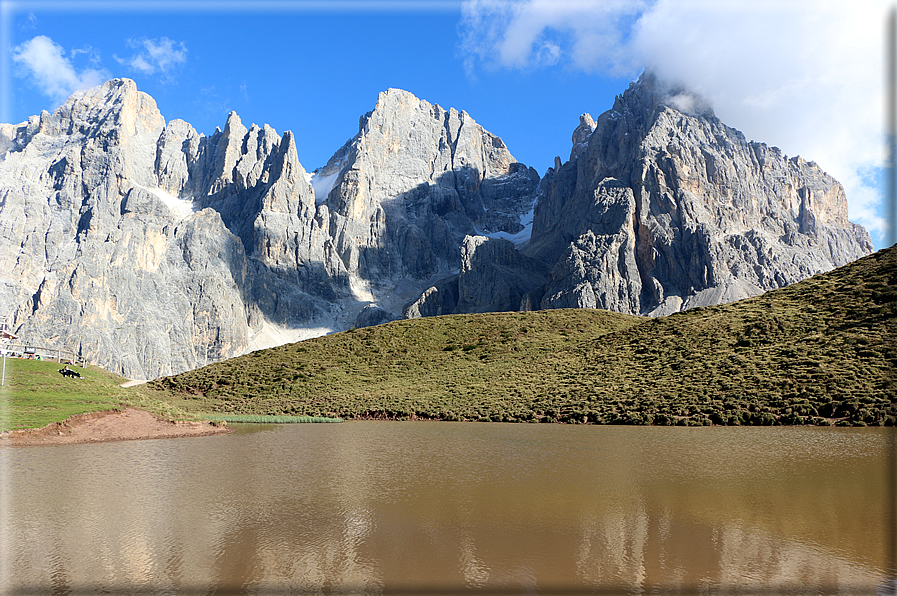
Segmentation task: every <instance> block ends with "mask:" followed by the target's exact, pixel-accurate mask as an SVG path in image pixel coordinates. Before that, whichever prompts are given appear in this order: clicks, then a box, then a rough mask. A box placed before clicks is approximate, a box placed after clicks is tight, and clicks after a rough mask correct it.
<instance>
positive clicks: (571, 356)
mask: <svg viewBox="0 0 897 596" xmlns="http://www.w3.org/2000/svg"><path fill="white" fill-rule="evenodd" d="M895 314H897V251H895V250H894V249H887V250H883V251H879V252H878V253H876V254H874V255H870V256H868V257H866V258H863V259H860V260H859V261H857V262H855V263H852V264H850V265H848V266H846V267H843V268H841V269H838V270H836V271H833V272H831V273H827V274H824V275H818V276H816V277H813V278H811V279H808V280H805V281H803V282H800V283H797V284H794V285H792V286H789V287H787V288H783V289H781V290H776V291H772V292H768V293H767V294H764V295H762V296H758V297H756V298H752V299H749V300H743V301H739V302H736V303H732V304H728V305H723V306H717V307H710V308H702V309H695V310H692V311H688V312H685V313H680V314H676V315H672V316H670V317H664V318H657V319H645V318H639V317H632V316H627V315H620V314H615V313H609V312H605V311H596V310H551V311H540V312H528V313H492V314H478V315H452V316H445V317H434V318H426V319H415V320H409V321H396V322H393V323H388V324H386V325H381V326H378V327H372V328H366V329H360V330H352V331H347V332H343V333H339V334H335V335H331V336H327V337H321V338H317V339H313V340H307V341H304V342H300V343H296V344H290V345H285V346H281V347H278V348H272V349H269V350H261V351H258V352H253V353H252V354H248V355H245V356H241V357H239V358H234V359H231V360H227V361H224V362H219V363H216V364H212V365H210V366H206V367H204V368H202V369H198V370H194V371H190V372H186V373H183V374H180V375H177V376H173V377H164V378H162V379H159V380H156V381H154V382H152V383H151V386H152V387H154V388H155V389H157V390H160V391H161V392H172V395H173V397H172V396H169V397H164V399H166V400H167V401H169V403H172V404H174V405H176V406H178V407H180V408H183V409H185V410H187V411H195V412H216V413H221V414H265V415H276V414H283V415H301V416H339V417H342V418H435V419H443V420H492V421H542V422H553V421H560V422H577V423H583V422H586V423H628V424H690V425H695V424H711V423H713V424H830V423H832V422H839V423H840V424H851V425H864V424H894V422H895V417H897V398H895V389H897V384H895V377H894V374H893V371H894V367H895V365H897V349H895V341H894V340H895V320H897V319H895ZM160 395H164V393H160Z"/></svg>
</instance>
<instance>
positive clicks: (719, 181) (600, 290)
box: [528, 74, 872, 315]
mask: <svg viewBox="0 0 897 596" xmlns="http://www.w3.org/2000/svg"><path fill="white" fill-rule="evenodd" d="M683 93H685V92H684V91H682V90H676V89H672V88H669V87H666V86H665V85H664V84H663V83H661V82H660V81H658V80H657V79H655V78H654V77H653V76H651V75H650V74H645V75H643V76H642V78H641V79H640V80H639V81H638V82H636V83H633V84H632V85H631V86H630V88H629V89H628V90H627V91H626V93H624V94H623V95H622V96H621V97H618V98H617V100H616V102H615V105H614V107H613V109H611V110H609V111H607V112H605V113H604V114H602V115H601V116H600V117H599V118H598V120H597V122H596V123H595V125H594V131H593V132H591V133H589V132H588V130H589V129H590V128H593V127H592V124H591V122H592V121H591V118H587V117H586V116H584V117H583V119H582V121H581V124H580V126H579V127H578V128H577V129H576V131H575V132H574V135H573V143H574V149H573V151H572V153H571V160H570V161H568V162H567V163H565V164H563V165H560V167H558V168H557V171H555V172H552V176H551V180H550V184H547V185H545V187H544V190H543V194H542V196H540V199H539V203H538V206H537V209H536V213H535V219H534V227H533V235H532V241H531V244H530V247H529V249H528V252H529V254H530V255H532V256H534V257H536V258H539V259H542V260H543V261H545V262H547V263H553V264H554V268H553V270H552V280H551V282H550V283H549V284H548V286H547V288H546V291H545V293H544V296H543V298H542V301H541V306H542V307H543V308H559V307H587V308H596V307H597V308H607V309H609V310H615V311H619V312H626V313H632V314H650V315H660V314H669V313H672V312H676V311H679V310H682V309H685V308H692V307H696V306H706V305H710V304H718V303H720V302H725V301H731V300H736V299H740V298H745V297H748V296H753V295H756V294H759V293H761V292H764V291H766V290H770V289H773V288H778V287H782V286H785V285H788V284H790V283H794V282H795V281H799V280H801V279H804V278H806V277H809V276H811V275H814V274H816V273H821V272H824V271H829V270H831V269H833V268H835V267H838V266H841V265H844V264H846V263H848V262H850V261H852V260H855V259H857V258H859V257H860V256H863V255H865V254H868V253H869V252H871V250H872V244H871V241H870V239H869V235H868V233H866V231H865V230H864V229H863V228H862V227H860V226H858V225H856V224H853V223H850V222H849V221H848V220H847V202H846V198H845V196H844V190H843V188H842V187H841V185H840V184H838V182H837V181H835V180H834V179H833V178H831V177H830V176H828V175H827V174H825V172H823V171H822V170H821V169H820V168H819V167H818V166H817V165H816V164H815V163H813V162H807V161H805V160H803V159H802V158H800V157H793V158H786V157H785V156H784V155H782V153H781V151H779V150H778V149H777V148H775V147H773V148H770V147H767V146H766V145H763V144H760V143H754V142H747V141H746V140H745V138H744V136H743V135H742V134H741V133H740V132H738V131H737V130H734V129H732V128H729V127H727V126H725V125H724V124H723V123H721V122H720V121H719V120H718V119H717V118H716V117H715V116H713V113H712V111H710V109H709V108H708V107H707V106H706V104H702V102H701V101H700V100H696V98H692V101H691V102H689V103H691V104H692V105H697V106H699V107H698V110H697V111H696V112H693V113H684V112H682V111H679V110H677V109H675V108H674V107H671V105H670V104H673V103H677V102H674V101H671V98H673V97H675V96H677V95H678V96H679V97H680V98H681V96H682V94H683ZM583 215H585V217H583Z"/></svg>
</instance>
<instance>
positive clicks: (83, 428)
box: [0, 408, 231, 447]
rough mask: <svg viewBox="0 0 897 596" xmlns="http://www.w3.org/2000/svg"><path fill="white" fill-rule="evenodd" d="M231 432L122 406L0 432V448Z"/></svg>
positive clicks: (167, 437) (227, 429)
mask: <svg viewBox="0 0 897 596" xmlns="http://www.w3.org/2000/svg"><path fill="white" fill-rule="evenodd" d="M227 432H231V429H229V428H227V427H226V426H225V425H223V424H222V425H220V426H215V425H213V424H212V423H210V422H185V421H171V420H164V419H162V418H158V417H156V416H154V415H153V414H150V413H149V412H147V411H145V410H138V409H137V408H125V409H123V410H107V411H105V412H92V413H89V414H79V415H77V416H72V417H71V418H69V419H68V420H65V421H63V422H56V423H54V424H50V425H48V426H45V427H43V428H35V429H27V430H14V431H7V432H4V433H0V447H5V446H16V447H18V446H26V445H70V444H74V443H105V442H108V441H133V440H137V439H171V438H175V437H201V436H206V435H217V434H222V433H227Z"/></svg>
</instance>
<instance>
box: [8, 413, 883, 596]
mask: <svg viewBox="0 0 897 596" xmlns="http://www.w3.org/2000/svg"><path fill="white" fill-rule="evenodd" d="M889 430H890V429H835V428H787V427H773V428H717V427H713V428H680V427H672V428H663V427H599V426H571V425H556V424H544V425H538V424H483V423H438V422H346V423H342V424H300V425H276V426H262V425H246V426H241V428H240V431H239V432H237V433H235V434H231V435H226V436H213V437H202V438H191V439H164V440H151V441H133V442H122V443H107V444H96V445H67V446H58V447H26V448H13V449H5V450H2V451H0V466H2V467H0V472H2V478H3V482H2V487H0V491H2V492H0V588H2V590H3V593H8V594H45V593H53V594H81V593H84V594H87V593H133V594H194V593H195V594H300V593H319V594H321V593H323V594H327V593H369V594H381V593H382V594H389V593H396V594H454V593H464V592H475V593H480V594H487V593H501V594H551V593H560V594H579V593H584V594H585V593H603V594H608V593H625V594H640V593H681V594H690V593H694V594H713V593H729V594H730V593H746V594H758V593H788V594H795V593H808V594H810V593H813V594H815V593H844V594H856V593H869V594H875V593H876V592H878V593H884V592H883V588H882V587H881V586H882V582H883V581H885V580H886V578H887V575H888V566H889V562H888V554H887V551H888V549H889V540H890V538H889V534H888V531H887V530H888V522H887V517H886V516H887V513H888V506H889V504H890V502H889V498H888V495H887V494H886V493H887V490H888V489H887V486H888V481H887V478H888V476H887V473H886V470H887V465H888V461H889V460H888V448H887V445H888V443H887V441H888V437H889V435H888V431H889Z"/></svg>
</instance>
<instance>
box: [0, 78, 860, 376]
mask: <svg viewBox="0 0 897 596" xmlns="http://www.w3.org/2000/svg"><path fill="white" fill-rule="evenodd" d="M696 106H697V108H696ZM573 142H574V146H573V149H572V151H571V155H570V159H569V160H568V161H567V162H565V163H561V161H560V159H556V160H555V166H554V167H553V168H549V170H548V172H547V174H546V175H545V176H544V177H542V178H541V179H540V177H539V175H538V173H537V172H536V171H535V170H534V169H532V168H528V167H526V166H524V165H523V164H520V163H518V162H517V161H516V160H515V159H514V158H513V156H512V155H511V153H510V152H509V151H508V149H507V148H506V147H505V145H504V143H503V142H502V140H501V139H500V138H498V137H497V136H495V135H493V134H491V133H489V132H487V131H486V130H484V129H483V128H482V127H481V126H479V125H478V124H477V123H476V122H475V121H474V120H473V119H472V118H471V117H470V116H469V115H468V114H467V113H466V112H463V111H461V112H458V111H456V110H454V109H450V110H444V109H442V108H441V107H439V106H437V105H433V104H430V103H428V102H426V101H423V100H420V99H417V98H416V97H414V96H413V95H411V94H410V93H407V92H405V91H400V90H395V89H390V90H388V91H386V92H384V93H381V94H380V96H379V98H378V100H377V103H376V106H375V108H374V110H373V111H371V112H370V113H368V114H366V115H364V116H363V117H362V118H361V120H360V123H359V132H358V134H357V135H356V136H355V137H354V138H352V139H350V140H349V141H348V142H347V143H346V144H345V145H344V146H343V147H342V148H341V149H340V150H339V151H337V152H336V153H335V154H334V156H333V157H332V158H331V159H330V160H329V162H328V163H327V164H326V165H325V166H324V167H323V168H320V169H318V170H317V171H315V172H314V173H313V174H308V173H307V172H306V171H305V169H304V168H303V167H302V165H301V164H300V163H299V161H298V158H297V156H296V147H295V142H294V139H293V136H292V134H291V133H289V132H286V133H285V134H284V135H283V137H281V136H279V135H278V134H277V133H276V132H275V131H274V130H273V129H271V128H270V127H268V126H263V127H258V126H256V125H252V126H250V127H248V128H247V127H246V126H245V125H244V124H243V123H242V122H241V121H240V119H239V117H238V116H237V115H236V114H235V113H231V114H230V115H229V116H228V118H227V122H226V124H225V126H224V129H223V130H217V131H216V132H215V133H214V134H212V135H211V136H204V135H202V134H199V133H197V132H196V131H195V130H194V129H193V128H192V127H191V126H190V125H189V124H187V123H186V122H183V121H181V120H173V121H171V122H168V123H167V124H166V122H165V120H164V118H163V117H162V115H161V114H160V113H159V111H158V109H157V107H156V104H155V102H154V101H153V99H152V98H151V97H149V96H148V95H146V94H144V93H142V92H139V91H138V90H137V88H136V85H135V84H134V82H133V81H130V80H127V79H115V80H111V81H109V82H107V83H105V84H104V85H102V86H100V87H96V88H94V89H90V90H88V91H84V92H80V93H77V94H75V95H73V96H72V97H71V98H70V99H69V100H68V101H67V102H66V103H65V104H64V105H63V106H61V107H60V108H58V109H57V110H56V111H55V112H54V113H53V114H50V113H48V112H43V113H42V114H41V115H39V116H33V117H32V118H30V119H29V120H28V121H27V122H24V123H22V124H19V125H9V124H2V125H0V270H2V271H3V272H4V273H3V277H2V280H0V282H2V283H0V314H5V315H6V316H7V322H8V323H9V325H10V327H11V329H12V330H13V331H14V332H15V333H16V334H17V335H19V337H20V338H22V339H24V340H26V341H28V342H30V343H33V344H37V345H45V346H58V347H66V348H68V349H74V350H75V351H77V352H79V353H81V354H82V355H83V356H85V357H86V358H87V359H88V361H91V362H95V363H97V364H99V365H101V366H103V367H105V368H108V369H110V370H113V371H115V372H119V373H121V374H124V375H125V376H128V377H130V378H153V377H157V376H160V375H167V374H173V373H177V372H180V371H184V370H189V369H192V368H196V367H198V366H202V365H204V364H206V363H208V362H211V361H215V360H220V359H223V358H228V357H232V356H235V355H238V354H241V353H244V352H246V351H247V350H251V349H257V348H260V347H266V346H271V345H276V344H279V343H283V342H286V341H295V340H298V339H303V338H306V337H311V336H314V335H320V334H322V333H326V332H329V331H332V330H339V329H346V328H349V327H352V326H366V325H371V324H377V323H380V322H383V321H387V320H391V319H396V318H400V317H415V316H429V315H437V314H445V313H462V312H486V311H495V310H527V309H543V308H560V307H571V306H572V307H585V308H596V307H597V308H606V309H609V310H614V311H618V312H624V313H632V314H646V315H659V314H666V313H671V312H676V311H678V310H682V309H686V308H690V307H694V306H700V305H708V304H716V303H720V302H725V301H729V300H734V299H737V298H742V297H745V296H750V295H755V294H758V293H761V292H763V291H765V290H767V289H771V288H776V287H781V286H784V285H787V284H790V283H793V282H795V281H798V280H800V279H803V278H805V277H808V276H810V275H813V274H815V273H819V272H822V271H828V270H830V269H833V268H834V267H837V266H840V265H843V264H845V263H847V262H850V261H852V260H854V259H856V258H858V257H860V256H862V255H864V254H867V253H869V252H870V251H871V249H872V246H871V242H870V240H869V237H868V234H866V232H865V231H864V230H863V229H862V228H861V227H859V226H856V225H854V224H852V223H850V222H848V220H847V211H846V201H845V197H844V192H843V190H842V188H841V186H840V185H839V184H838V183H837V182H836V181H835V180H833V179H832V178H831V177H830V176H828V175H826V174H825V173H824V172H822V171H821V170H820V169H819V168H818V166H816V165H815V164H814V163H812V162H806V161H804V160H802V159H800V158H791V159H787V158H786V157H785V156H783V155H782V154H781V152H780V151H778V150H777V149H775V148H769V147H766V146H765V145H762V144H759V143H753V142H751V143H748V142H747V141H746V140H745V139H744V137H743V136H742V135H741V134H740V133H739V132H738V131H735V130H733V129H731V128H728V127H726V126H725V125H723V124H722V123H721V122H720V121H719V120H718V119H716V118H715V117H714V116H713V114H712V112H710V111H709V109H708V108H706V107H701V104H700V102H699V101H696V99H695V98H694V97H692V96H690V95H688V94H687V93H685V92H681V91H676V90H671V89H668V88H665V87H664V86H663V85H662V84H661V83H660V82H659V81H657V80H656V79H654V78H653V77H652V76H650V75H647V74H646V75H643V76H642V77H641V78H640V80H639V81H637V82H635V83H633V84H632V85H631V86H630V88H629V89H628V90H627V91H626V92H625V93H624V94H623V95H622V96H620V97H618V98H617V100H616V102H615V105H614V107H613V109H611V110H609V111H608V112H605V113H604V114H602V115H601V116H600V117H599V118H598V120H597V122H596V121H594V120H592V118H591V117H590V116H588V115H584V116H582V118H581V123H580V126H579V127H578V128H577V129H576V130H575V131H574V134H573Z"/></svg>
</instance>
